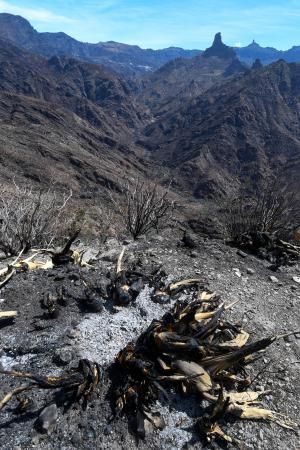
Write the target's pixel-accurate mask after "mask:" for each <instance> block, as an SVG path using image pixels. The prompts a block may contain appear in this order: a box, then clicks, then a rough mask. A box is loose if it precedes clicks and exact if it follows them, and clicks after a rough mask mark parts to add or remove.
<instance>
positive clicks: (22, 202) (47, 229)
mask: <svg viewBox="0 0 300 450" xmlns="http://www.w3.org/2000/svg"><path fill="white" fill-rule="evenodd" d="M71 197H72V192H70V193H68V194H61V195H59V194H58V193H57V192H55V191H54V190H53V189H52V188H49V189H47V190H35V189H34V188H33V187H30V186H23V187H21V186H18V185H16V184H14V185H13V187H12V188H5V189H4V188H3V189H2V195H1V199H0V250H2V251H3V252H4V253H5V255H6V256H8V255H16V254H18V253H19V252H20V251H21V250H22V249H24V251H25V252H26V251H27V250H29V249H30V248H32V247H33V246H43V247H48V246H50V245H51V244H53V242H54V241H55V240H56V239H57V238H58V236H59V234H61V233H62V230H63V229H64V228H65V229H66V228H68V227H69V226H70V225H71V222H72V219H71V217H70V215H69V214H65V213H66V207H67V204H68V202H69V200H70V199H71Z"/></svg>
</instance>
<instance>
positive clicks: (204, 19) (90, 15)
mask: <svg viewBox="0 0 300 450" xmlns="http://www.w3.org/2000/svg"><path fill="white" fill-rule="evenodd" d="M0 12H9V13H12V14H19V15H22V16H23V17H25V18H27V19H28V20H29V21H30V22H31V23H32V25H33V26H34V27H35V28H36V29H37V30H38V31H64V32H66V33H67V34H70V35H71V36H73V37H75V38H76V39H78V40H81V41H86V42H99V41H108V40H114V41H118V42H124V43H128V44H137V45H140V46H141V47H143V48H164V47H168V46H180V47H184V48H197V49H203V48H206V47H208V46H209V45H210V44H211V41H212V38H213V36H214V34H215V33H216V32H218V31H221V32H222V35H223V40H224V41H225V42H226V43H227V44H229V45H243V46H244V45H247V44H249V43H250V42H251V41H252V40H253V39H255V40H256V41H257V42H259V43H260V44H261V45H263V46H274V47H276V48H279V49H287V48H290V47H291V46H292V45H300V0H285V1H283V0H280V1H276V0H275V1H268V0H205V1H204V0H149V1H148V0H147V1H146V0H144V1H143V0H44V1H43V0H26V1H25V0H7V1H6V0H3V1H2V0H0Z"/></svg>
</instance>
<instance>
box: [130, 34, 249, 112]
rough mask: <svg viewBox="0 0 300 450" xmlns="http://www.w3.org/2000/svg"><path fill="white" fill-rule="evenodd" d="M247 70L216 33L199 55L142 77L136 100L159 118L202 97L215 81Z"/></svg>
mask: <svg viewBox="0 0 300 450" xmlns="http://www.w3.org/2000/svg"><path fill="white" fill-rule="evenodd" d="M247 70H248V69H247V67H246V66H245V65H244V64H242V63H241V62H240V61H239V60H238V59H237V56H236V54H235V52H234V50H233V49H232V48H230V47H228V46H227V45H225V44H223V42H222V39H221V34H220V33H217V34H216V36H215V39H214V42H213V44H212V46H211V47H209V48H208V49H206V51H205V52H204V53H203V54H202V55H198V56H196V57H194V58H191V59H184V58H178V59H175V60H174V61H170V62H169V63H168V64H166V65H164V66H163V67H161V68H160V69H159V70H157V71H156V72H154V73H153V74H150V75H149V76H148V77H144V78H143V84H142V88H141V93H140V96H139V101H140V102H143V103H145V104H146V106H147V107H148V108H149V111H150V112H151V113H152V114H154V116H162V115H164V114H165V113H166V112H167V111H174V110H176V109H177V108H178V107H179V106H180V105H182V103H183V102H184V101H187V100H191V99H193V98H195V97H197V96H198V95H200V94H202V93H203V92H205V91H206V90H207V89H209V88H210V87H211V86H213V85H214V84H215V83H216V82H220V81H222V80H225V79H226V78H227V77H228V76H230V75H235V74H238V73H244V72H245V71H247Z"/></svg>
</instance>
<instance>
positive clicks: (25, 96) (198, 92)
mask: <svg viewBox="0 0 300 450" xmlns="http://www.w3.org/2000/svg"><path fill="white" fill-rule="evenodd" d="M1 20H2V22H1ZM3 20H4V22H5V23H6V26H5V27H4V26H3V25H1V27H0V34H1V36H2V37H0V180H1V182H2V183H9V182H10V181H11V179H12V178H14V179H15V180H16V181H17V182H18V181H20V180H24V179H30V180H31V181H33V182H35V183H41V184H43V183H45V184H47V183H49V181H50V180H54V181H55V182H56V183H59V184H62V185H65V186H69V187H72V189H73V190H74V192H75V193H76V195H79V196H85V195H87V193H88V192H94V190H99V191H101V192H104V193H105V188H107V187H110V186H114V187H115V188H116V189H118V188H119V185H120V181H121V180H122V178H123V177H124V176H126V177H143V176H148V177H151V179H154V178H156V179H158V180H162V179H164V180H165V181H166V180H167V179H169V180H170V179H172V180H173V184H172V186H173V189H174V190H176V191H177V194H178V195H181V196H184V198H194V199H195V198H197V199H199V198H203V197H205V196H213V195H216V194H220V193H225V192H230V191H232V192H234V191H235V190H236V189H237V188H238V187H239V185H240V184H241V183H247V185H248V186H249V187H250V188H251V186H254V185H255V184H256V183H257V182H258V181H259V180H260V179H263V178H264V177H265V176H266V175H268V174H275V173H278V172H280V173H281V174H283V175H284V176H285V177H286V178H288V179H289V180H290V181H294V183H295V185H296V187H297V189H300V177H299V173H300V119H299V111H300V63H295V62H293V63H287V62H285V61H283V60H281V61H277V62H274V63H272V64H269V65H265V66H263V65H262V64H261V63H260V62H259V61H258V60H257V61H256V62H255V63H254V64H253V65H252V66H251V67H250V66H249V65H246V64H245V63H244V62H242V61H240V60H239V58H238V56H237V50H236V49H232V48H230V47H228V46H227V45H225V44H224V43H223V42H222V38H221V35H220V33H217V34H216V36H215V39H214V42H213V45H212V46H211V47H210V48H208V49H206V50H205V51H204V52H202V53H199V52H197V53H196V55H195V56H191V55H190V58H186V57H177V58H175V59H172V60H169V61H168V62H167V63H166V64H164V65H161V62H160V63H159V64H158V63H157V61H156V64H158V65H159V66H160V67H159V68H158V69H157V70H155V71H154V69H153V67H152V69H151V70H148V71H146V73H145V72H144V73H142V72H141V71H137V70H135V69H134V68H132V67H135V66H131V65H130V64H129V63H128V61H127V62H126V59H124V60H123V63H122V64H123V65H120V64H119V62H118V52H117V50H116V49H117V48H119V47H118V45H119V44H111V45H112V47H111V49H112V48H114V53H116V54H115V60H114V62H113V63H111V64H108V63H107V64H106V63H105V67H104V66H103V65H101V64H99V60H97V58H98V56H97V58H96V60H97V63H95V62H96V61H93V62H91V60H90V58H92V56H91V53H88V55H87V54H86V53H84V52H85V49H86V48H88V49H91V48H94V47H93V45H92V44H82V43H78V42H77V41H74V40H72V39H71V38H69V37H67V36H66V35H64V34H63V35H62V41H61V42H60V41H59V36H61V35H60V34H48V33H41V34H39V33H37V32H36V31H34V30H33V28H32V27H31V26H30V24H29V23H28V22H27V21H25V20H24V19H22V18H19V17H15V16H10V15H6V14H4V15H1V16H0V22H1V23H2V24H3ZM13 22H15V23H16V24H19V23H20V24H21V25H20V26H19V25H18V26H17V25H16V26H12V25H11V24H12V23H13ZM70 39H71V40H70ZM65 40H67V41H68V42H69V44H70V46H69V47H67V48H66V46H65V44H64V42H66V41H65ZM69 40H70V41H69ZM16 41H18V44H17V43H16ZM59 42H60V44H58V43H59ZM54 43H55V45H54ZM77 44H78V45H79V47H77ZM30 45H31V47H30ZM91 45H92V47H89V46H91ZM94 45H95V47H97V49H98V50H97V51H99V52H100V50H99V49H101V48H103V47H101V46H103V45H106V44H99V45H96V44H94ZM85 46H87V47H85ZM25 47H26V48H25ZM27 47H29V49H27ZM252 47H254V48H256V45H252ZM126 48H127V51H128V52H129V54H131V50H132V47H130V46H128V47H126ZM133 48H134V49H135V48H136V47H133ZM78 49H81V50H80V51H82V52H83V53H78V52H79V50H78ZM101 51H102V50H101ZM110 51H112V50H110ZM76 52H77V53H76ZM89 52H92V50H89ZM138 52H139V55H140V57H141V59H143V58H144V59H143V61H144V62H145V61H146V58H147V57H148V56H147V55H149V53H147V52H146V53H143V52H144V51H143V50H141V49H138ZM41 53H45V55H46V56H44V55H41ZM99 54H100V53H97V55H99ZM153 54H154V55H156V53H155V52H154V53H152V56H153ZM143 55H144V56H145V57H144V56H143ZM75 56H76V58H75ZM123 56H124V55H123ZM169 56H170V55H169ZM99 58H100V56H99ZM249 58H250V57H249ZM100 59H101V58H100ZM101 61H102V60H101ZM111 61H112V60H111ZM124 61H125V62H124ZM139 62H140V61H139ZM248 62H250V59H249V61H248ZM129 67H131V68H132V69H131V71H130V70H129V69H128V68H129ZM121 68H122V70H121ZM117 69H118V70H117ZM118 71H119V72H121V73H117V72H118ZM124 75H126V76H124ZM128 75H130V76H128ZM132 75H139V76H138V77H136V76H132Z"/></svg>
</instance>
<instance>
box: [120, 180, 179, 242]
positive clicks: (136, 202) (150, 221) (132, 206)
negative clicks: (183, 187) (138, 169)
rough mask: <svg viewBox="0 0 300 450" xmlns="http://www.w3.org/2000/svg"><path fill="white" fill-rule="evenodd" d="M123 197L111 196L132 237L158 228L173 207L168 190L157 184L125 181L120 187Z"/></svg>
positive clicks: (166, 218) (135, 237)
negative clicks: (117, 198)
mask: <svg viewBox="0 0 300 450" xmlns="http://www.w3.org/2000/svg"><path fill="white" fill-rule="evenodd" d="M122 194H123V199H122V198H121V199H120V200H116V198H115V197H112V200H113V203H114V204H115V206H116V208H117V210H118V212H119V214H120V216H121V219H122V220H123V222H124V225H125V227H126V229H127V231H128V232H129V233H130V234H131V236H132V237H133V238H134V239H137V238H138V237H139V236H141V235H143V234H146V233H148V232H149V231H150V230H152V229H156V230H158V228H159V226H160V225H161V224H162V221H163V220H164V221H165V222H167V220H168V218H169V217H170V214H171V211H172V209H173V203H172V202H171V201H170V200H169V198H168V191H167V190H165V191H163V190H162V189H160V188H159V187H158V185H157V184H153V183H150V182H145V181H141V180H135V181H133V182H129V181H127V182H125V183H124V186H123V189H122Z"/></svg>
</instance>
